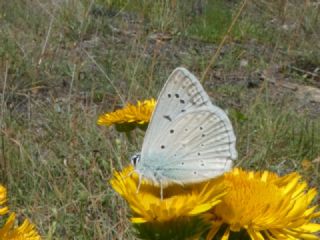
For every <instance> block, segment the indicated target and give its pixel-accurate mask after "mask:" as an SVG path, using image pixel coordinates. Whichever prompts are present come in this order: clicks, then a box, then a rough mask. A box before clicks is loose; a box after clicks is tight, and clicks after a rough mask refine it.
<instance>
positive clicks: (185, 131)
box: [137, 68, 237, 183]
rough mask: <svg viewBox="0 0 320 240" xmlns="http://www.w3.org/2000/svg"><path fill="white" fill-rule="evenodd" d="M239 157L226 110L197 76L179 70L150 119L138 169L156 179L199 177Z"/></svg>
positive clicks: (218, 171) (223, 168) (218, 170)
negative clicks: (222, 108) (210, 96)
mask: <svg viewBox="0 0 320 240" xmlns="http://www.w3.org/2000/svg"><path fill="white" fill-rule="evenodd" d="M236 157H237V152H236V150H235V135H234V132H233V129H232V125H231V123H230V121H229V119H228V117H227V115H226V114H225V113H224V111H222V110H221V109H220V108H218V107H216V106H214V105H213V104H212V103H211V101H210V98H209V96H208V95H207V93H206V92H205V91H204V89H203V88H202V86H201V84H200V82H199V81H198V80H197V79H196V78H195V76H194V75H192V74H191V73H190V72H189V71H188V70H186V69H184V68H177V69H175V70H174V71H173V73H172V74H171V75H170V76H169V79H168V80H167V82H166V84H165V86H164V88H163V89H162V91H161V93H160V96H159V98H158V102H157V105H156V109H155V110H154V113H153V115H152V118H151V121H150V123H149V127H148V129H147V132H146V136H145V139H144V142H143V146H142V151H141V161H140V163H139V165H137V170H138V172H139V173H140V174H142V175H143V176H145V177H147V178H150V179H152V180H155V182H160V181H161V182H170V181H175V182H179V183H188V182H198V181H202V180H205V179H208V178H212V177H214V176H217V175H219V174H221V173H223V172H225V171H227V170H229V169H230V168H231V165H232V160H233V159H235V158H236Z"/></svg>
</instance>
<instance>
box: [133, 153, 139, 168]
mask: <svg viewBox="0 0 320 240" xmlns="http://www.w3.org/2000/svg"><path fill="white" fill-rule="evenodd" d="M139 161H140V154H135V155H133V156H132V157H131V164H132V165H133V166H136V165H137V163H138V162H139Z"/></svg>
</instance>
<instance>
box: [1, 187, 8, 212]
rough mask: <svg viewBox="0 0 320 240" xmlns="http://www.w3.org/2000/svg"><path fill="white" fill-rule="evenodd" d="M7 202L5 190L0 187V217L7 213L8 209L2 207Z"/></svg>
mask: <svg viewBox="0 0 320 240" xmlns="http://www.w3.org/2000/svg"><path fill="white" fill-rule="evenodd" d="M6 202H7V189H6V188H5V187H4V186H2V185H0V215H5V214H6V213H7V212H8V207H7V206H3V205H4V204H5V203H6Z"/></svg>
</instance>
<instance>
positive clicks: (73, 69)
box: [0, 0, 320, 239]
mask: <svg viewBox="0 0 320 240" xmlns="http://www.w3.org/2000/svg"><path fill="white" fill-rule="evenodd" d="M170 4H171V5H170ZM192 4H193V2H192V1H188V4H183V2H182V1H178V0H177V1H147V0H145V1H142V0H141V1H139V0H135V1H103V0H100V1H98V0H97V1H87V0H82V1H64V2H63V3H62V2H59V1H58V2H57V1H41V3H40V2H39V1H35V2H30V1H17V0H16V1H9V2H7V3H5V4H4V3H2V4H0V7H1V9H4V11H3V13H2V14H1V15H0V21H1V22H2V23H3V24H1V25H0V73H1V81H0V90H1V95H0V96H1V97H0V100H1V111H0V112H1V113H4V114H0V125H1V134H0V146H1V151H0V152H1V153H0V166H1V167H2V171H1V175H0V179H1V183H2V184H4V185H5V186H6V187H7V188H8V194H9V204H10V207H11V208H12V209H13V210H14V211H16V212H17V213H18V215H20V216H23V217H28V218H30V219H31V220H32V222H34V223H35V224H36V226H37V228H38V230H39V231H40V233H41V234H42V235H43V237H44V239H132V238H133V237H132V234H131V233H132V232H131V231H132V229H131V228H130V224H129V222H128V218H127V216H128V211H127V207H126V204H125V203H124V201H123V200H122V199H121V198H120V197H119V196H117V195H116V194H115V193H114V191H113V190H112V189H111V187H110V185H109V183H108V180H109V179H110V177H111V175H112V171H113V170H114V169H119V168H121V167H122V166H126V165H127V164H128V163H129V158H130V156H131V154H132V153H134V152H135V151H138V150H139V148H140V147H141V141H142V137H141V135H142V133H141V132H140V133H138V134H137V135H138V136H139V137H137V139H134V140H135V141H134V142H136V144H133V145H132V144H130V143H129V142H128V141H127V139H126V137H125V136H123V135H122V134H119V133H117V132H116V131H115V130H114V129H113V128H103V127H98V126H97V125H96V119H97V116H98V115H99V114H101V113H103V112H105V111H112V110H114V109H115V108H117V107H119V106H121V105H122V100H123V101H124V102H126V101H131V102H134V101H136V100H139V99H144V98H148V97H156V96H157V94H158V93H159V90H160V89H161V87H162V85H163V83H164V81H165V80H166V78H167V76H168V75H169V74H170V72H171V71H172V70H173V69H174V68H175V67H177V66H180V65H184V66H186V67H187V68H189V69H190V71H192V72H194V73H195V74H196V75H197V76H198V77H200V76H201V73H203V70H204V69H205V67H206V66H207V64H208V62H209V59H210V58H211V57H212V54H214V52H215V50H216V48H217V45H216V44H218V43H219V41H220V40H221V39H222V37H223V36H224V34H225V32H226V30H227V28H228V27H229V25H230V23H231V21H232V19H233V17H234V14H235V11H236V9H237V7H238V6H237V5H232V4H226V3H225V2H224V1H220V0H219V1H208V4H209V5H208V6H207V8H206V9H205V11H204V13H203V15H197V14H194V13H193V12H192ZM276 6H277V2H276V1H272V2H270V3H267V2H266V1H256V3H255V4H253V3H252V4H250V5H248V6H247V7H246V8H245V10H244V12H243V14H242V16H241V18H240V19H239V22H238V23H237V25H236V26H235V29H234V30H233V32H232V33H231V36H230V40H228V42H227V44H226V45H225V47H224V49H223V51H222V54H220V56H219V59H218V61H216V63H215V65H214V66H213V69H211V71H210V74H208V76H207V80H206V83H205V89H206V90H207V91H208V92H209V94H210V95H211V96H213V98H215V100H216V102H217V104H218V105H219V106H221V107H223V108H224V109H227V110H228V112H229V116H230V118H231V119H232V122H233V125H234V126H235V131H236V134H237V139H238V141H237V148H238V151H239V160H238V161H237V163H236V165H237V166H241V167H244V168H248V169H255V170H260V169H268V170H272V171H276V172H278V173H280V174H284V173H287V172H290V171H298V172H299V173H301V174H302V175H303V176H304V177H305V178H306V179H307V180H308V181H309V182H310V184H311V185H312V186H319V184H320V174H319V164H318V165H317V164H313V165H312V167H311V168H310V169H307V170H305V169H304V168H303V167H302V165H301V162H302V161H303V160H305V159H307V160H310V161H311V160H313V159H315V158H316V157H318V156H319V155H320V121H319V120H320V118H319V114H314V111H315V112H316V109H315V107H314V106H313V105H311V104H306V105H303V104H305V103H303V102H300V101H299V100H297V98H295V96H294V94H292V92H288V93H283V92H281V93H279V92H278V91H277V90H278V89H277V88H275V87H272V86H267V85H265V84H261V85H259V86H258V88H255V89H249V88H247V87H246V80H248V79H249V80H250V79H251V78H254V79H255V78H258V77H257V76H256V75H253V73H254V72H256V71H260V72H261V71H263V70H266V69H269V67H272V66H274V65H276V64H284V65H285V64H287V63H290V64H293V65H294V66H297V67H299V68H301V69H302V71H307V70H308V71H313V70H314V69H315V68H316V66H319V57H318V56H320V55H319V54H318V50H317V48H315V46H317V44H318V43H317V41H316V39H317V38H316V36H318V35H317V34H319V29H318V28H316V26H318V25H319V24H318V23H319V17H318V12H319V7H318V8H312V6H310V7H308V6H304V8H305V11H306V12H308V14H306V15H304V17H303V18H302V17H301V18H300V19H301V20H300V22H298V23H296V24H297V25H296V26H297V27H296V28H295V29H293V30H288V31H283V30H281V26H283V22H281V21H284V22H285V23H286V22H289V23H291V21H292V19H294V18H296V16H297V14H298V9H299V7H300V5H295V4H293V5H288V6H287V8H285V9H286V11H281V10H276V9H282V8H276ZM257 9H258V10H259V11H257ZM262 9H266V11H262ZM299 16H300V15H299ZM272 19H275V21H274V22H272V21H271V20H272ZM280 20H281V21H280ZM114 29H118V30H119V31H118V32H117V31H115V30H114ZM279 29H280V30H279ZM154 32H163V33H170V34H171V35H172V40H171V41H164V42H155V41H152V40H149V38H148V37H149V34H150V33H154ZM279 32H281V34H278V33H279ZM318 49H319V48H318ZM243 59H245V60H248V66H246V67H241V66H240V64H239V62H240V61H241V60H243ZM285 66H287V65H285ZM6 69H7V71H6ZM281 69H283V70H282V71H283V72H281V74H284V76H286V77H288V78H289V79H290V81H293V82H299V83H302V84H303V83H308V84H311V85H312V84H315V82H316V79H312V78H308V79H305V80H301V79H304V78H302V77H301V75H302V74H298V73H297V72H291V71H289V70H290V69H289V68H288V67H283V68H281ZM218 73H219V76H220V79H216V78H215V77H214V76H215V75H214V74H218ZM5 79H6V84H4V83H5V81H4V80H5ZM2 93H4V94H2ZM316 113H317V112H316Z"/></svg>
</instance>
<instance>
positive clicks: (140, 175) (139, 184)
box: [136, 174, 142, 194]
mask: <svg viewBox="0 0 320 240" xmlns="http://www.w3.org/2000/svg"><path fill="white" fill-rule="evenodd" d="M141 182H142V174H139V183H138V187H137V192H136V193H137V194H138V193H139V190H140V187H141Z"/></svg>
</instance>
